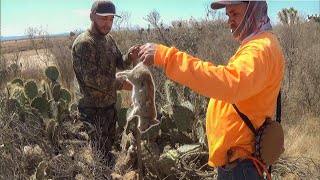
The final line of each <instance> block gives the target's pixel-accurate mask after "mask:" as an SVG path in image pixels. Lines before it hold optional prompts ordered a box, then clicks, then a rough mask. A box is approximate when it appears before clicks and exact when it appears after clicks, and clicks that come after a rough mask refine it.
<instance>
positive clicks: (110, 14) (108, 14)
mask: <svg viewBox="0 0 320 180" xmlns="http://www.w3.org/2000/svg"><path fill="white" fill-rule="evenodd" d="M95 14H97V15H99V16H117V17H119V18H121V16H119V15H118V14H113V13H95Z"/></svg>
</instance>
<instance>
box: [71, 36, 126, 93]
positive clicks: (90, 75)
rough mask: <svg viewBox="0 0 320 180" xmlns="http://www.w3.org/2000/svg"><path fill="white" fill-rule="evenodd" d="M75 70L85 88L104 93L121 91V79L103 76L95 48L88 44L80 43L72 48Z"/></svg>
mask: <svg viewBox="0 0 320 180" xmlns="http://www.w3.org/2000/svg"><path fill="white" fill-rule="evenodd" d="M73 51H74V53H73V56H74V59H75V60H74V61H75V62H78V63H76V64H75V66H76V67H75V68H76V69H77V71H78V73H79V74H80V76H81V77H82V81H83V83H84V84H85V86H88V87H90V88H93V89H95V90H98V91H102V92H104V93H108V92H110V91H111V90H120V89H122V84H123V81H124V80H123V79H114V78H111V77H106V76H105V75H103V74H104V73H103V72H102V69H101V68H100V66H99V64H98V63H97V60H96V57H95V54H96V48H95V47H94V45H93V44H92V43H90V42H80V43H78V44H76V45H75V46H74V49H73Z"/></svg>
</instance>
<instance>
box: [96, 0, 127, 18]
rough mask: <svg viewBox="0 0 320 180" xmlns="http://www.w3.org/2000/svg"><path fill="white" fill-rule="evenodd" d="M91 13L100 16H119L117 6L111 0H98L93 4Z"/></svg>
mask: <svg viewBox="0 0 320 180" xmlns="http://www.w3.org/2000/svg"><path fill="white" fill-rule="evenodd" d="M91 13H93V14H97V15H99V16H117V17H120V18H121V16H119V15H117V14H116V7H115V6H114V4H113V3H112V2H111V1H109V0H97V1H95V2H94V3H93V4H92V7H91Z"/></svg>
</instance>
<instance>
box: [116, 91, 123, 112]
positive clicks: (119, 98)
mask: <svg viewBox="0 0 320 180" xmlns="http://www.w3.org/2000/svg"><path fill="white" fill-rule="evenodd" d="M121 104H122V96H121V93H119V92H118V93H117V102H116V109H117V111H118V110H120V109H121Z"/></svg>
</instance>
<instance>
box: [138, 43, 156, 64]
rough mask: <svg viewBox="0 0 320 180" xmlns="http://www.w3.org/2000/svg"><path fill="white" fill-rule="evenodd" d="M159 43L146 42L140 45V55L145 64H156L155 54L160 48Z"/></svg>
mask: <svg viewBox="0 0 320 180" xmlns="http://www.w3.org/2000/svg"><path fill="white" fill-rule="evenodd" d="M158 46H159V44H155V43H146V44H144V45H142V46H140V51H139V54H138V55H139V57H140V59H141V61H143V64H145V65H147V66H152V65H153V64H154V55H155V53H156V50H157V48H158Z"/></svg>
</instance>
